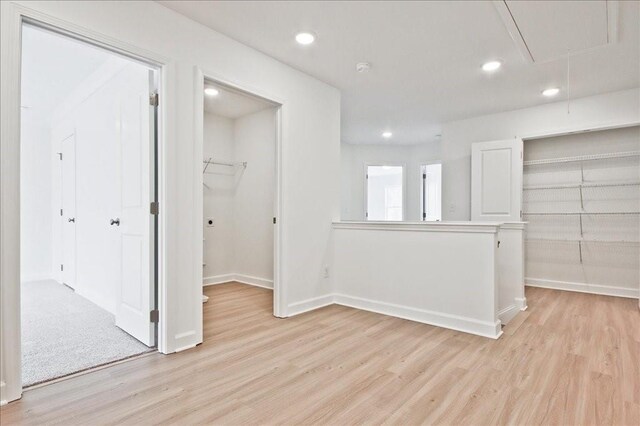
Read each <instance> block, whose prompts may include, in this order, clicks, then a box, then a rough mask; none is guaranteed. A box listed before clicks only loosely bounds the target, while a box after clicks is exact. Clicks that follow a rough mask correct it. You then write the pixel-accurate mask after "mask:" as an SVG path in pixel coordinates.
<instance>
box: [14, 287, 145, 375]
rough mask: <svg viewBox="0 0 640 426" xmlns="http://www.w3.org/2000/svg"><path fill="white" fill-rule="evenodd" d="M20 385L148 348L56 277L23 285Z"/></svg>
mask: <svg viewBox="0 0 640 426" xmlns="http://www.w3.org/2000/svg"><path fill="white" fill-rule="evenodd" d="M21 306H22V384H23V386H29V385H34V384H37V383H41V382H44V381H47V380H51V379H55V378H58V377H63V376H66V375H69V374H72V373H76V372H78V371H82V370H86V369H87V368H91V367H96V366H99V365H103V364H106V363H109V362H113V361H117V360H121V359H125V358H128V357H131V356H134V355H138V354H141V353H144V352H148V351H149V350H150V348H148V347H147V346H146V345H144V344H142V343H140V342H139V341H138V340H136V339H134V338H133V337H131V336H129V335H128V334H127V333H125V332H124V331H122V330H120V329H119V328H118V327H116V326H115V319H114V316H113V315H111V314H110V313H109V312H107V311H105V310H104V309H102V308H100V307H98V306H97V305H95V304H93V303H92V302H89V301H88V300H87V299H85V298H83V297H81V296H78V295H77V294H75V293H74V292H73V290H71V289H70V288H68V287H66V286H64V285H62V284H58V283H56V282H55V281H37V282H28V283H23V284H22V304H21Z"/></svg>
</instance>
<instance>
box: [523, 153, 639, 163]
mask: <svg viewBox="0 0 640 426" xmlns="http://www.w3.org/2000/svg"><path fill="white" fill-rule="evenodd" d="M628 157H640V151H624V152H611V153H607V154H592V155H579V156H576V157H561V158H549V159H546V160H529V161H525V162H523V164H524V166H537V165H543V164H560V163H574V162H579V161H593V160H607V159H611V158H628Z"/></svg>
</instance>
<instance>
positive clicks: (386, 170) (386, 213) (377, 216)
mask: <svg viewBox="0 0 640 426" xmlns="http://www.w3.org/2000/svg"><path fill="white" fill-rule="evenodd" d="M365 178H366V182H367V202H366V218H367V220H402V219H403V217H404V167H403V166H367V167H366V176H365Z"/></svg>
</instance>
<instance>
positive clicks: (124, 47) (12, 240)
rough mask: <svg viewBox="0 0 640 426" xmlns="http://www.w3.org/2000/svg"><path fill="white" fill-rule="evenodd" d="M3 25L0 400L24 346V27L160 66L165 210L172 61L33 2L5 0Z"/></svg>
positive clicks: (18, 374) (18, 372)
mask: <svg viewBox="0 0 640 426" xmlns="http://www.w3.org/2000/svg"><path fill="white" fill-rule="evenodd" d="M2 6H3V10H2V12H3V13H2V16H0V18H1V20H2V22H1V23H2V27H4V28H5V30H6V33H3V35H4V34H8V36H7V37H6V38H3V39H2V40H1V42H2V44H3V46H2V57H1V58H0V62H2V64H3V66H4V67H3V70H2V76H1V77H2V80H3V87H7V88H9V90H7V91H6V93H3V99H2V106H3V109H4V111H3V121H2V125H1V127H0V136H1V138H0V193H1V194H2V195H1V197H0V198H1V202H0V235H1V238H0V283H1V284H0V305H1V306H0V308H1V309H0V311H1V312H0V315H1V318H0V319H1V321H0V327H2V330H1V332H0V337H1V338H2V342H0V351H1V353H0V359H2V364H0V368H1V371H2V374H1V377H2V378H4V381H2V382H0V405H4V404H6V403H7V402H8V401H13V400H16V399H19V398H20V397H21V396H22V359H21V358H22V348H21V319H20V226H19V224H20V203H19V200H20V145H21V139H20V122H21V108H20V104H21V93H20V91H21V87H20V85H21V75H22V73H21V60H22V36H21V34H22V26H23V24H30V25H35V26H39V27H42V28H45V29H48V30H50V31H54V32H56V33H58V34H61V35H64V36H67V37H71V38H73V39H76V40H80V41H82V42H85V43H88V44H90V45H93V46H96V47H100V48H103V49H106V50H109V51H111V52H114V53H117V54H119V55H122V56H125V57H128V58H130V59H131V60H134V61H138V62H141V63H144V64H145V65H147V66H150V67H151V68H154V69H156V70H157V73H158V93H159V96H160V99H161V102H160V105H159V106H158V110H157V121H156V128H157V132H156V141H157V152H158V156H157V158H156V162H157V168H156V172H157V182H156V185H157V186H158V200H157V201H158V202H159V203H160V206H161V210H160V213H162V211H163V209H165V208H166V204H165V202H164V200H165V199H166V182H165V176H166V174H165V158H166V156H165V150H166V142H165V140H166V136H165V135H166V129H165V122H166V113H167V112H166V110H167V108H166V105H165V104H164V102H162V99H165V94H166V93H167V91H168V88H169V83H168V82H167V81H166V79H165V78H164V75H165V73H166V69H167V67H168V66H170V64H171V61H169V60H168V59H167V58H165V57H163V56H161V55H158V54H156V53H153V52H150V51H147V50H144V49H141V48H138V47H136V46H134V45H131V44H128V43H124V42H122V41H120V40H117V39H114V38H111V37H108V36H105V35H103V34H100V33H98V32H95V31H92V30H90V29H88V28H84V27H81V26H78V25H75V24H72V23H69V22H67V21H64V20H61V19H58V18H55V17H52V16H50V15H47V14H45V13H41V12H38V11H35V10H33V9H30V8H29V7H27V6H25V5H22V4H16V3H10V2H7V3H5V4H3V5H2ZM157 221H158V232H157V234H156V236H155V241H156V244H157V246H158V248H159V250H158V257H157V264H156V276H157V277H158V278H157V282H158V284H157V288H156V297H157V298H158V303H157V305H156V308H157V309H158V310H159V311H160V315H159V322H158V324H157V334H158V338H157V341H156V346H157V348H158V350H159V351H160V352H164V353H166V352H167V338H168V335H167V333H168V326H167V318H166V314H165V313H166V308H165V307H166V295H167V285H166V262H165V253H166V251H165V250H164V248H165V247H166V218H165V215H163V214H160V215H158V216H157Z"/></svg>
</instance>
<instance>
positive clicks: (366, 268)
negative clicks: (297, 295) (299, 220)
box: [316, 222, 522, 338]
mask: <svg viewBox="0 0 640 426" xmlns="http://www.w3.org/2000/svg"><path fill="white" fill-rule="evenodd" d="M333 226H334V240H335V246H334V247H335V248H334V250H335V252H334V263H333V277H334V285H335V295H334V302H335V303H338V304H342V305H346V306H352V307H355V308H359V309H365V310H370V311H374V312H379V313H382V314H386V315H392V316H396V317H400V318H406V319H410V320H414V321H419V322H424V323H427V324H432V325H436V326H441V327H446V328H452V329H455V330H460V331H465V332H468V333H473V334H478V335H481V336H486V337H491V338H498V337H499V336H500V334H501V333H502V331H501V327H500V320H499V318H498V306H499V305H498V276H497V268H498V256H497V251H498V250H499V249H498V248H497V244H496V242H497V232H498V228H499V224H498V223H491V222H484V223H479V222H476V223H471V222H465V223H463V222H459V223H444V222H437V223H425V222H422V223H411V222H394V223H390V222H340V223H334V225H333ZM520 286H521V287H522V283H521V285H520ZM316 303H318V304H322V303H326V301H324V300H317V301H316Z"/></svg>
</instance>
